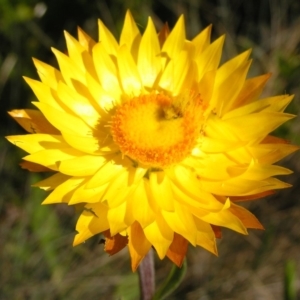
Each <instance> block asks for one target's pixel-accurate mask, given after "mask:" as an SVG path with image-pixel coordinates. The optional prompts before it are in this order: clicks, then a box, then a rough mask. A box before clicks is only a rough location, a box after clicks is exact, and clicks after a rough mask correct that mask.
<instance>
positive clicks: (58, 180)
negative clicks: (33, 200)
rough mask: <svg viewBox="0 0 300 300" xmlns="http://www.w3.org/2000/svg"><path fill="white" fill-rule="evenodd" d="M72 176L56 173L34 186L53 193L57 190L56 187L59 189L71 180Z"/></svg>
mask: <svg viewBox="0 0 300 300" xmlns="http://www.w3.org/2000/svg"><path fill="white" fill-rule="evenodd" d="M69 178H70V176H67V175H64V174H61V173H55V174H54V175H52V176H50V177H48V178H46V179H44V180H41V181H39V182H37V183H35V184H33V185H32V186H37V187H39V188H40V189H42V190H45V191H51V190H53V189H55V188H56V187H58V186H59V185H60V184H62V183H64V182H65V181H66V180H67V179H69Z"/></svg>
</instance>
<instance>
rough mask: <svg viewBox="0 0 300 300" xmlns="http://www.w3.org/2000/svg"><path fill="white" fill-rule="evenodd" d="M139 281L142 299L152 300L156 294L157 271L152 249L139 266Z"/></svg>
mask: <svg viewBox="0 0 300 300" xmlns="http://www.w3.org/2000/svg"><path fill="white" fill-rule="evenodd" d="M139 279H140V291H141V296H140V299H141V300H151V299H152V298H153V296H154V292H155V270H154V258H153V250H152V249H150V251H149V252H148V254H147V255H146V256H145V257H144V259H143V260H142V262H141V264H140V266H139Z"/></svg>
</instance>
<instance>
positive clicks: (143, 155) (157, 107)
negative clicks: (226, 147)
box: [111, 93, 203, 168]
mask: <svg viewBox="0 0 300 300" xmlns="http://www.w3.org/2000/svg"><path fill="white" fill-rule="evenodd" d="M202 124H203V105H202V101H201V99H200V96H195V95H193V94H192V93H189V95H184V96H177V97H176V98H172V97H169V96H166V95H162V94H150V95H141V96H139V97H135V98H132V99H130V100H128V101H126V102H125V103H123V104H122V105H121V106H119V107H118V108H117V109H116V112H115V114H114V116H113V117H112V124H111V133H112V136H113V139H114V141H115V143H116V144H117V145H118V146H119V148H120V150H121V152H122V154H123V155H126V156H129V157H130V158H131V159H133V160H134V161H136V162H138V163H140V164H143V165H146V166H149V167H158V168H160V167H167V166H170V165H172V164H174V163H178V162H180V161H182V160H183V159H184V158H185V157H187V156H188V155H189V154H190V153H191V150H192V149H193V147H194V146H195V143H196V140H197V138H198V137H199V135H200V130H201V126H202Z"/></svg>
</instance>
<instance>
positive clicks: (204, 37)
mask: <svg viewBox="0 0 300 300" xmlns="http://www.w3.org/2000/svg"><path fill="white" fill-rule="evenodd" d="M211 28H212V25H209V26H207V27H206V28H205V29H204V30H202V31H201V32H200V33H199V34H198V35H197V36H196V37H195V38H193V40H192V43H193V44H194V45H195V52H196V55H197V56H198V55H199V56H200V55H201V53H202V52H203V51H204V50H205V49H206V48H207V47H208V46H209V45H210V34H211Z"/></svg>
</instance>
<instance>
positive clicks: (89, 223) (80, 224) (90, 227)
mask: <svg viewBox="0 0 300 300" xmlns="http://www.w3.org/2000/svg"><path fill="white" fill-rule="evenodd" d="M107 211H108V209H107V207H106V206H105V205H104V204H101V203H97V204H88V205H86V206H85V210H84V211H83V212H82V214H81V215H80V217H79V219H78V221H77V224H76V231H77V232H78V234H76V236H75V238H74V242H73V246H77V245H78V244H81V243H83V242H84V241H86V240H87V239H89V238H90V237H91V236H93V235H95V234H98V233H100V232H103V231H105V230H107V229H108V228H109V224H108V222H107V218H106V216H107Z"/></svg>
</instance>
